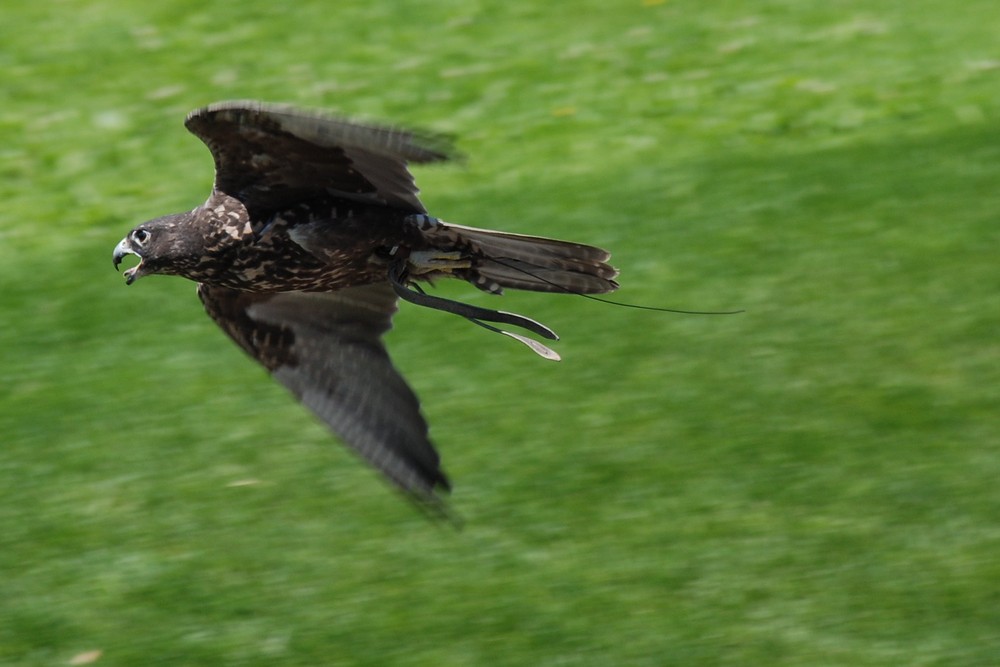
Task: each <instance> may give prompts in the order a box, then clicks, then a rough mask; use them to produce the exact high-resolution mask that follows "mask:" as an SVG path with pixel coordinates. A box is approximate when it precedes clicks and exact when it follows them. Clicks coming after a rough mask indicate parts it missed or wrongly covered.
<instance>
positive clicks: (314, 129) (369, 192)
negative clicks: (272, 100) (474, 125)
mask: <svg viewBox="0 0 1000 667" xmlns="http://www.w3.org/2000/svg"><path fill="white" fill-rule="evenodd" d="M184 124H185V126H186V127H187V128H188V130H190V131H191V132H193V133H194V134H195V135H196V136H198V137H199V138H200V139H201V140H202V141H204V142H205V144H206V145H207V146H208V148H209V150H211V151H212V157H214V158H215V187H216V189H217V190H220V191H221V192H224V193H226V194H228V195H230V196H233V197H236V198H237V199H239V200H241V201H242V202H243V203H244V204H245V205H246V206H247V208H249V209H266V210H279V209H281V208H283V207H286V206H292V205H294V204H299V203H301V202H303V201H308V200H309V199H312V198H315V197H317V196H323V195H336V196H339V197H345V198H348V199H355V200H358V201H362V202H367V203H378V204H384V205H388V206H393V207H396V208H400V209H404V210H407V211H413V212H417V213H423V212H425V211H424V207H423V205H422V204H421V203H420V200H419V199H418V198H417V192H418V190H417V187H416V185H415V184H414V182H413V176H412V175H411V174H410V172H409V171H408V170H407V168H406V165H407V163H409V162H415V163H424V162H438V161H442V160H446V159H448V157H449V155H450V154H451V152H452V148H451V144H450V142H449V141H448V140H446V139H445V138H443V137H440V136H432V135H419V134H417V133H414V132H411V131H407V130H401V129H394V128H389V127H378V126H375V125H364V124H359V123H355V122H352V121H350V120H347V119H344V118H338V117H336V116H331V115H328V114H323V113H319V112H309V111H302V110H299V109H296V108H294V107H291V106H286V105H277V104H263V103H260V102H250V101H236V102H218V103H216V104H212V105H209V106H207V107H204V108H202V109H197V110H195V111H192V112H191V113H190V114H188V117H187V120H185V121H184Z"/></svg>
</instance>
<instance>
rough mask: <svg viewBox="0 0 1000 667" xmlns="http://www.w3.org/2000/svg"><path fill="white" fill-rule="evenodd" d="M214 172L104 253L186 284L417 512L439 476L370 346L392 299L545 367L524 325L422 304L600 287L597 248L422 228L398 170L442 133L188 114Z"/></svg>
mask: <svg viewBox="0 0 1000 667" xmlns="http://www.w3.org/2000/svg"><path fill="white" fill-rule="evenodd" d="M185 125H186V127H187V129H188V130H190V131H191V132H192V133H194V134H195V135H196V136H197V137H198V138H199V139H201V140H202V141H203V142H205V144H206V145H207V146H208V148H209V150H210V151H211V153H212V157H213V158H214V160H215V184H214V187H213V188H212V192H211V194H210V195H209V197H208V200H207V201H206V202H205V203H204V204H202V205H201V206H198V207H196V208H194V209H193V210H191V211H187V212H184V213H175V214H173V215H166V216H162V217H158V218H155V219H153V220H150V221H148V222H144V223H142V224H140V225H138V226H137V227H135V228H134V229H132V231H130V232H129V233H128V234H127V235H126V236H125V238H123V239H122V240H121V242H119V243H118V245H117V246H116V247H115V249H114V256H113V261H114V265H115V267H116V268H118V266H119V264H121V262H122V260H123V258H124V257H125V256H126V255H136V256H138V258H139V261H138V264H136V265H135V266H133V267H132V268H129V269H127V270H126V271H125V273H124V275H125V282H126V284H132V283H133V282H135V280H137V279H138V278H140V277H142V276H146V275H150V274H165V275H176V276H182V277H184V278H188V279H190V280H193V281H195V282H196V283H198V296H199V297H200V298H201V301H202V303H203V304H204V306H205V309H206V310H207V311H208V314H209V316H210V317H211V318H212V319H213V320H215V322H216V323H217V324H218V325H219V326H220V327H221V328H222V330H223V331H225V332H226V333H227V334H228V335H229V336H230V337H231V338H232V339H233V340H234V341H235V342H236V343H237V345H239V346H240V347H241V348H242V349H243V350H244V351H245V352H247V353H248V354H249V355H250V356H251V357H253V358H254V359H256V360H257V361H258V362H260V363H261V364H262V365H263V366H264V367H265V368H266V369H267V370H268V371H269V372H270V373H271V375H272V376H273V377H274V378H275V379H276V380H278V382H280V383H281V384H283V385H285V387H287V388H288V389H289V390H290V391H291V392H292V393H293V394H294V395H295V397H296V398H298V400H299V401H301V402H302V403H303V404H305V405H306V407H308V408H309V409H310V410H311V411H312V412H314V413H315V414H316V416H317V417H319V419H320V420H322V421H323V422H324V423H325V424H326V425H327V426H328V427H329V428H330V429H331V430H332V431H333V432H334V433H335V434H336V435H338V436H339V437H340V438H341V439H342V440H343V441H344V442H345V443H346V444H347V445H349V446H350V447H351V448H353V449H354V450H355V451H356V452H357V453H358V454H359V455H360V456H361V457H362V458H364V459H365V460H367V461H368V462H369V463H370V464H371V465H372V466H374V467H375V468H376V469H378V470H379V471H380V472H381V473H382V474H383V475H385V476H386V477H387V478H388V479H389V480H390V481H391V482H392V483H393V484H395V485H396V486H397V487H399V488H400V489H401V490H402V491H403V492H405V493H406V494H407V495H408V496H409V497H410V498H411V499H413V500H415V501H417V503H418V504H419V505H421V506H423V507H428V508H437V509H438V510H440V509H441V508H443V507H444V504H443V499H442V496H441V494H442V493H444V492H447V491H449V490H450V488H451V487H450V483H449V481H448V477H447V476H446V475H445V473H444V471H443V470H442V468H441V464H440V460H439V457H438V454H437V452H436V451H435V449H434V446H433V445H432V444H431V441H430V439H429V437H428V428H427V423H426V422H425V421H424V418H423V417H422V415H421V413H420V408H419V403H418V400H417V398H416V396H415V395H414V393H413V391H412V390H411V389H410V388H409V386H407V384H406V382H405V381H404V380H403V378H402V376H401V375H400V374H399V372H398V371H397V370H396V369H395V368H394V367H393V365H392V362H391V361H390V359H389V356H388V354H387V352H386V350H385V347H384V345H383V342H382V334H384V333H385V332H386V331H387V330H388V329H389V328H390V326H391V319H392V316H393V313H394V312H395V311H396V307H397V306H396V304H397V298H402V299H405V300H407V301H411V302H414V303H417V304H419V305H423V306H428V307H431V308H437V309H440V310H445V311H448V312H452V313H455V314H458V315H460V316H463V317H465V318H467V319H469V320H471V321H473V322H475V323H476V324H479V325H481V326H484V327H486V328H488V329H491V330H493V331H496V332H499V333H503V334H505V335H507V336H510V337H512V338H514V339H515V340H518V341H520V342H522V343H524V344H525V345H528V346H529V347H530V348H531V349H532V350H534V351H535V352H536V353H538V354H539V355H541V356H543V357H546V358H550V359H558V358H559V357H558V355H557V354H556V353H555V352H554V351H552V350H551V349H550V348H548V347H547V346H545V345H544V344H542V343H541V342H539V341H537V340H535V339H534V338H530V337H529V336H527V335H525V334H523V333H516V332H510V331H506V330H502V329H500V328H499V327H498V326H496V325H510V326H513V327H518V328H520V329H522V330H524V331H525V332H530V333H533V334H535V335H536V336H539V337H541V338H545V339H549V340H556V339H557V338H558V337H557V336H556V335H555V333H554V332H552V331H551V330H550V329H548V328H547V327H545V326H544V325H542V324H539V323H538V322H535V321H534V320H531V319H528V318H526V317H522V316H520V315H515V314H513V313H507V312H503V311H496V310H490V309H487V308H481V307H476V306H472V305H470V304H463V303H459V302H456V301H451V300H447V299H443V298H441V297H435V296H431V295H429V294H427V293H425V292H424V290H423V289H422V288H420V286H419V282H418V281H420V282H430V281H433V280H434V279H437V278H443V277H450V278H458V279H461V280H465V281H468V282H470V283H472V284H473V285H474V286H476V287H477V288H479V289H481V290H484V291H487V292H491V293H493V294H501V293H502V291H503V288H505V287H506V288H514V289H521V290H535V291H543V292H556V293H565V294H596V293H605V292H610V291H613V290H615V289H616V288H617V287H618V285H617V283H616V282H615V280H614V279H615V277H616V276H617V273H618V272H617V271H616V270H615V269H614V268H613V267H612V266H610V265H609V264H608V263H607V261H608V259H609V257H610V255H609V253H608V252H606V251H605V250H602V249H600V248H596V247H593V246H589V245H583V244H579V243H571V242H567V241H559V240H554V239H547V238H541V237H536V236H524V235H520V234H512V233H507V232H499V231H492V230H487V229H477V228H474V227H465V226H461V225H455V224H451V223H448V222H444V221H443V220H440V219H438V218H435V217H432V216H430V215H429V214H428V213H427V211H426V210H425V208H424V206H423V205H422V204H421V203H420V200H419V199H418V198H417V193H418V190H417V187H416V186H415V184H414V181H413V176H412V175H411V174H410V172H409V171H408V169H407V165H408V164H410V163H414V164H423V163H431V162H439V161H443V160H447V159H448V158H449V157H451V156H452V154H453V152H452V148H451V146H450V143H449V142H448V141H447V140H445V139H443V138H442V137H437V136H433V135H425V134H420V133H416V132H412V131H407V130H402V129H398V128H391V127H380V126H376V125H370V124H362V123H356V122H353V121H351V120H348V119H345V118H341V117H337V116H334V115H329V114H325V113H320V112H311V111H302V110H299V109H296V108H294V107H290V106H285V105H274V104H265V103H260V102H249V101H237V102H220V103H216V104H212V105H210V106H207V107H204V108H202V109H197V110H195V111H193V112H191V113H190V114H189V115H188V116H187V119H186V121H185Z"/></svg>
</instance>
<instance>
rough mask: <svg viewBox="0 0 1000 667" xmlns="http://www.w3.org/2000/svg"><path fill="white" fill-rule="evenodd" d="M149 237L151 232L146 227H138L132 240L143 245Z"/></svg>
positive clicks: (133, 233)
mask: <svg viewBox="0 0 1000 667" xmlns="http://www.w3.org/2000/svg"><path fill="white" fill-rule="evenodd" d="M149 237H150V233H149V232H148V231H146V230H145V229H137V230H135V231H134V232H132V240H133V241H135V242H136V243H138V244H139V245H142V244H143V243H145V242H146V241H148V240H149Z"/></svg>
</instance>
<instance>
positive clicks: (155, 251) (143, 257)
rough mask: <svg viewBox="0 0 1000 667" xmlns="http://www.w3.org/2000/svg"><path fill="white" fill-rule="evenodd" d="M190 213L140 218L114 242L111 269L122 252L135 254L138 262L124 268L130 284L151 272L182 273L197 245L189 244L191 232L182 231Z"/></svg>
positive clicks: (121, 257) (126, 281)
mask: <svg viewBox="0 0 1000 667" xmlns="http://www.w3.org/2000/svg"><path fill="white" fill-rule="evenodd" d="M190 217H191V214H190V213H178V214H175V215H167V216H164V217H162V218H156V219H155V220H150V221H149V222H144V223H142V224H141V225H139V226H137V227H136V228H135V229H133V230H132V231H130V232H129V233H128V234H127V235H126V236H125V238H123V239H122V240H121V241H119V242H118V245H116V246H115V252H114V255H113V258H112V259H113V261H114V264H115V269H117V268H118V266H119V265H120V264H121V263H122V260H123V259H124V258H125V256H126V255H135V256H136V257H138V258H139V263H138V264H136V265H135V266H133V267H132V268H130V269H126V270H125V273H124V276H125V284H126V285H131V284H132V283H134V282H135V281H136V280H138V279H139V278H141V277H143V276H148V275H152V274H156V273H159V274H166V275H178V274H180V275H183V274H184V273H185V268H186V267H187V266H188V265H190V263H191V259H192V257H193V256H195V255H196V254H197V249H195V248H191V247H189V246H190V245H191V235H190V234H184V231H185V228H186V227H187V223H188V222H189V219H190Z"/></svg>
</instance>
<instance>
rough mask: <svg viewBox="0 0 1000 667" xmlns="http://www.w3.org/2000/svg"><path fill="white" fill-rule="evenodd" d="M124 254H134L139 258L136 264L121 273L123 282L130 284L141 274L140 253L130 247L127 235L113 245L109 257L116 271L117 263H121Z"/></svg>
mask: <svg viewBox="0 0 1000 667" xmlns="http://www.w3.org/2000/svg"><path fill="white" fill-rule="evenodd" d="M125 255H135V256H136V257H138V258H139V263H138V264H136V265H135V266H133V267H132V268H131V269H126V270H125V273H123V274H122V275H124V276H125V284H126V285H131V284H132V283H134V282H135V281H136V279H138V278H139V277H141V276H142V273H141V272H140V269H141V268H142V255H140V254H139V253H137V252H136V251H135V250H133V249H132V243H131V242H130V241H129V239H128V237H127V236H126V237H125V238H123V239H122V240H121V241H119V242H118V245H116V246H115V252H114V255H113V256H112V258H111V259H112V261H113V262H114V264H115V270H116V271H117V270H118V265H119V264H121V263H122V260H123V259H125Z"/></svg>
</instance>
